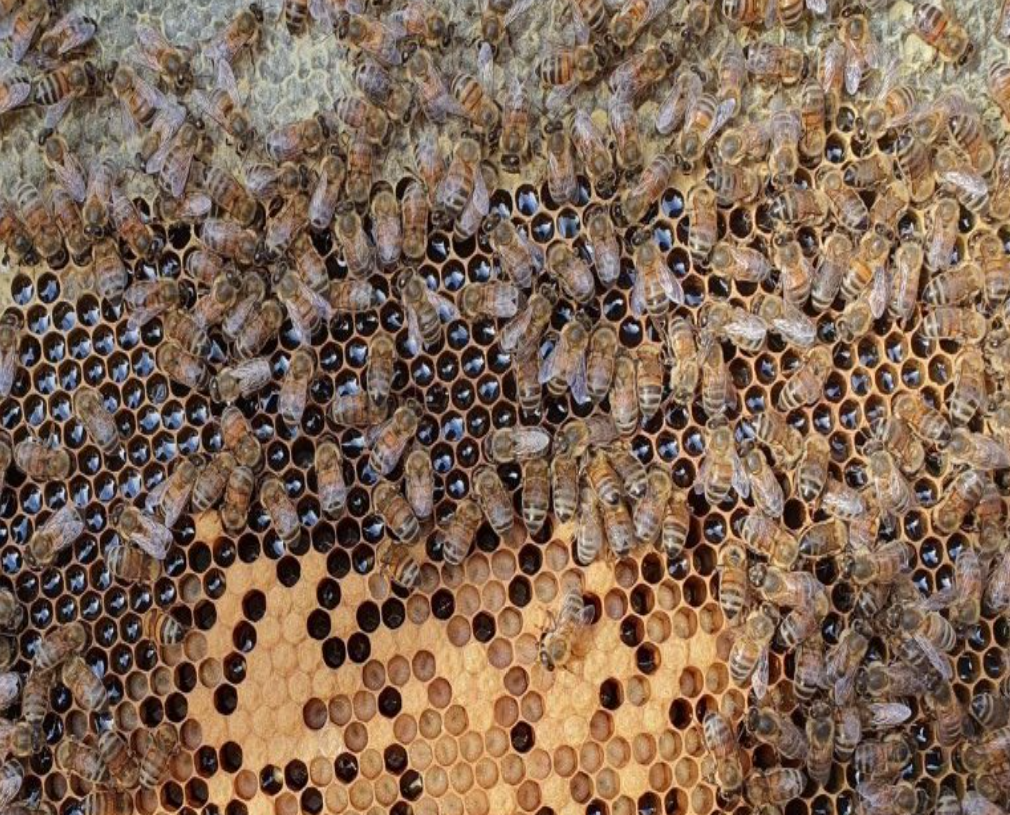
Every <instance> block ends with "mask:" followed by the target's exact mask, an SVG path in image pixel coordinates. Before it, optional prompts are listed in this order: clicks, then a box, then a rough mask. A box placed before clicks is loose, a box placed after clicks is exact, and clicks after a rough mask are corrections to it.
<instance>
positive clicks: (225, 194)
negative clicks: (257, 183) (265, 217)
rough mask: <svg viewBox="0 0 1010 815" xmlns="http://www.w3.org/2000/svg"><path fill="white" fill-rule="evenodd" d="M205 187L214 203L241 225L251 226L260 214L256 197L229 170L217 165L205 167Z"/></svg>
mask: <svg viewBox="0 0 1010 815" xmlns="http://www.w3.org/2000/svg"><path fill="white" fill-rule="evenodd" d="M203 187H204V189H205V190H206V191H207V194H208V195H209V196H210V197H211V199H212V200H213V201H214V203H215V204H217V206H219V207H220V208H221V209H223V210H224V211H225V212H227V213H228V214H229V215H230V216H231V217H232V218H234V219H235V221H236V222H237V223H238V224H239V226H241V227H243V228H245V227H249V226H251V225H252V224H253V222H254V221H255V220H256V219H257V217H258V216H259V205H258V204H257V203H256V199H255V198H253V196H252V195H251V194H250V192H249V191H248V190H247V189H246V188H245V187H244V186H243V185H242V183H241V182H240V181H239V180H238V179H237V178H235V176H233V175H232V174H231V173H229V172H228V171H227V170H222V169H219V168H217V167H207V168H206V169H204V171H203Z"/></svg>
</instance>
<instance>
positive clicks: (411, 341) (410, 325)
mask: <svg viewBox="0 0 1010 815" xmlns="http://www.w3.org/2000/svg"><path fill="white" fill-rule="evenodd" d="M406 310H407V348H408V350H409V351H410V353H411V355H413V354H416V353H417V352H418V350H420V348H421V344H422V337H421V327H420V325H418V322H417V312H416V311H414V309H412V308H411V307H410V306H407V309H406Z"/></svg>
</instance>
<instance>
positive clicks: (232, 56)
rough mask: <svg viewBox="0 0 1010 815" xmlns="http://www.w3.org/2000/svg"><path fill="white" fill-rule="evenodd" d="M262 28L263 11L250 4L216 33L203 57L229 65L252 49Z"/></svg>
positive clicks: (257, 6)
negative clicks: (246, 50)
mask: <svg viewBox="0 0 1010 815" xmlns="http://www.w3.org/2000/svg"><path fill="white" fill-rule="evenodd" d="M262 26H263V9H262V7H261V6H260V5H259V4H258V3H250V4H249V6H248V7H247V8H244V9H241V10H240V11H239V12H238V13H237V14H236V15H235V16H234V17H232V18H231V20H229V22H228V24H227V25H226V26H225V27H224V28H223V29H222V30H221V31H220V32H218V33H217V34H216V35H215V36H214V37H213V38H212V39H211V40H210V42H208V43H207V45H206V46H205V47H204V49H203V53H204V56H206V57H207V58H208V59H210V60H211V61H212V62H219V61H221V62H225V63H228V64H229V65H230V64H231V63H233V62H235V60H236V59H237V58H238V56H239V55H240V54H241V53H242V51H244V50H245V49H247V48H248V49H250V50H251V49H252V48H254V47H255V45H256V43H257V42H258V41H259V38H260V34H261V30H262Z"/></svg>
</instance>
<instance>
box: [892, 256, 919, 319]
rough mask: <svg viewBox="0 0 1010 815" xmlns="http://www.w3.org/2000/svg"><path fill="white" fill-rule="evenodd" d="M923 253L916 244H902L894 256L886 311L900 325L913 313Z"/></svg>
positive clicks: (916, 299)
mask: <svg viewBox="0 0 1010 815" xmlns="http://www.w3.org/2000/svg"><path fill="white" fill-rule="evenodd" d="M924 260H925V253H924V252H923V250H922V245H921V244H919V243H918V242H915V241H913V242H908V243H902V244H901V245H900V246H899V247H898V249H897V251H896V252H895V254H894V275H893V277H892V281H891V298H890V300H888V304H887V310H888V312H889V313H890V314H891V316H892V317H894V318H895V319H896V320H898V321H900V322H901V324H902V325H904V324H906V323H907V322H908V321H909V320H910V319H911V318H912V315H913V313H914V312H915V307H916V305H917V303H918V299H919V278H920V276H921V273H922V264H923V261H924Z"/></svg>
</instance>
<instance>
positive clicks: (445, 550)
mask: <svg viewBox="0 0 1010 815" xmlns="http://www.w3.org/2000/svg"><path fill="white" fill-rule="evenodd" d="M483 518H484V513H483V512H481V509H480V507H479V506H478V505H477V504H476V503H474V502H473V501H471V500H470V499H464V500H462V501H460V502H459V503H458V504H457V505H456V513H455V514H454V515H453V516H452V518H450V519H449V523H448V525H447V526H446V528H445V529H444V530H443V531H442V533H441V541H442V556H443V557H444V558H445V562H446V563H448V564H449V565H450V566H459V565H460V564H461V563H462V562H463V560H464V559H465V558H466V556H467V553H468V552H469V551H470V546H471V544H472V543H473V540H474V537H475V536H476V534H477V529H478V528H479V527H480V525H481V522H482V520H483Z"/></svg>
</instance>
